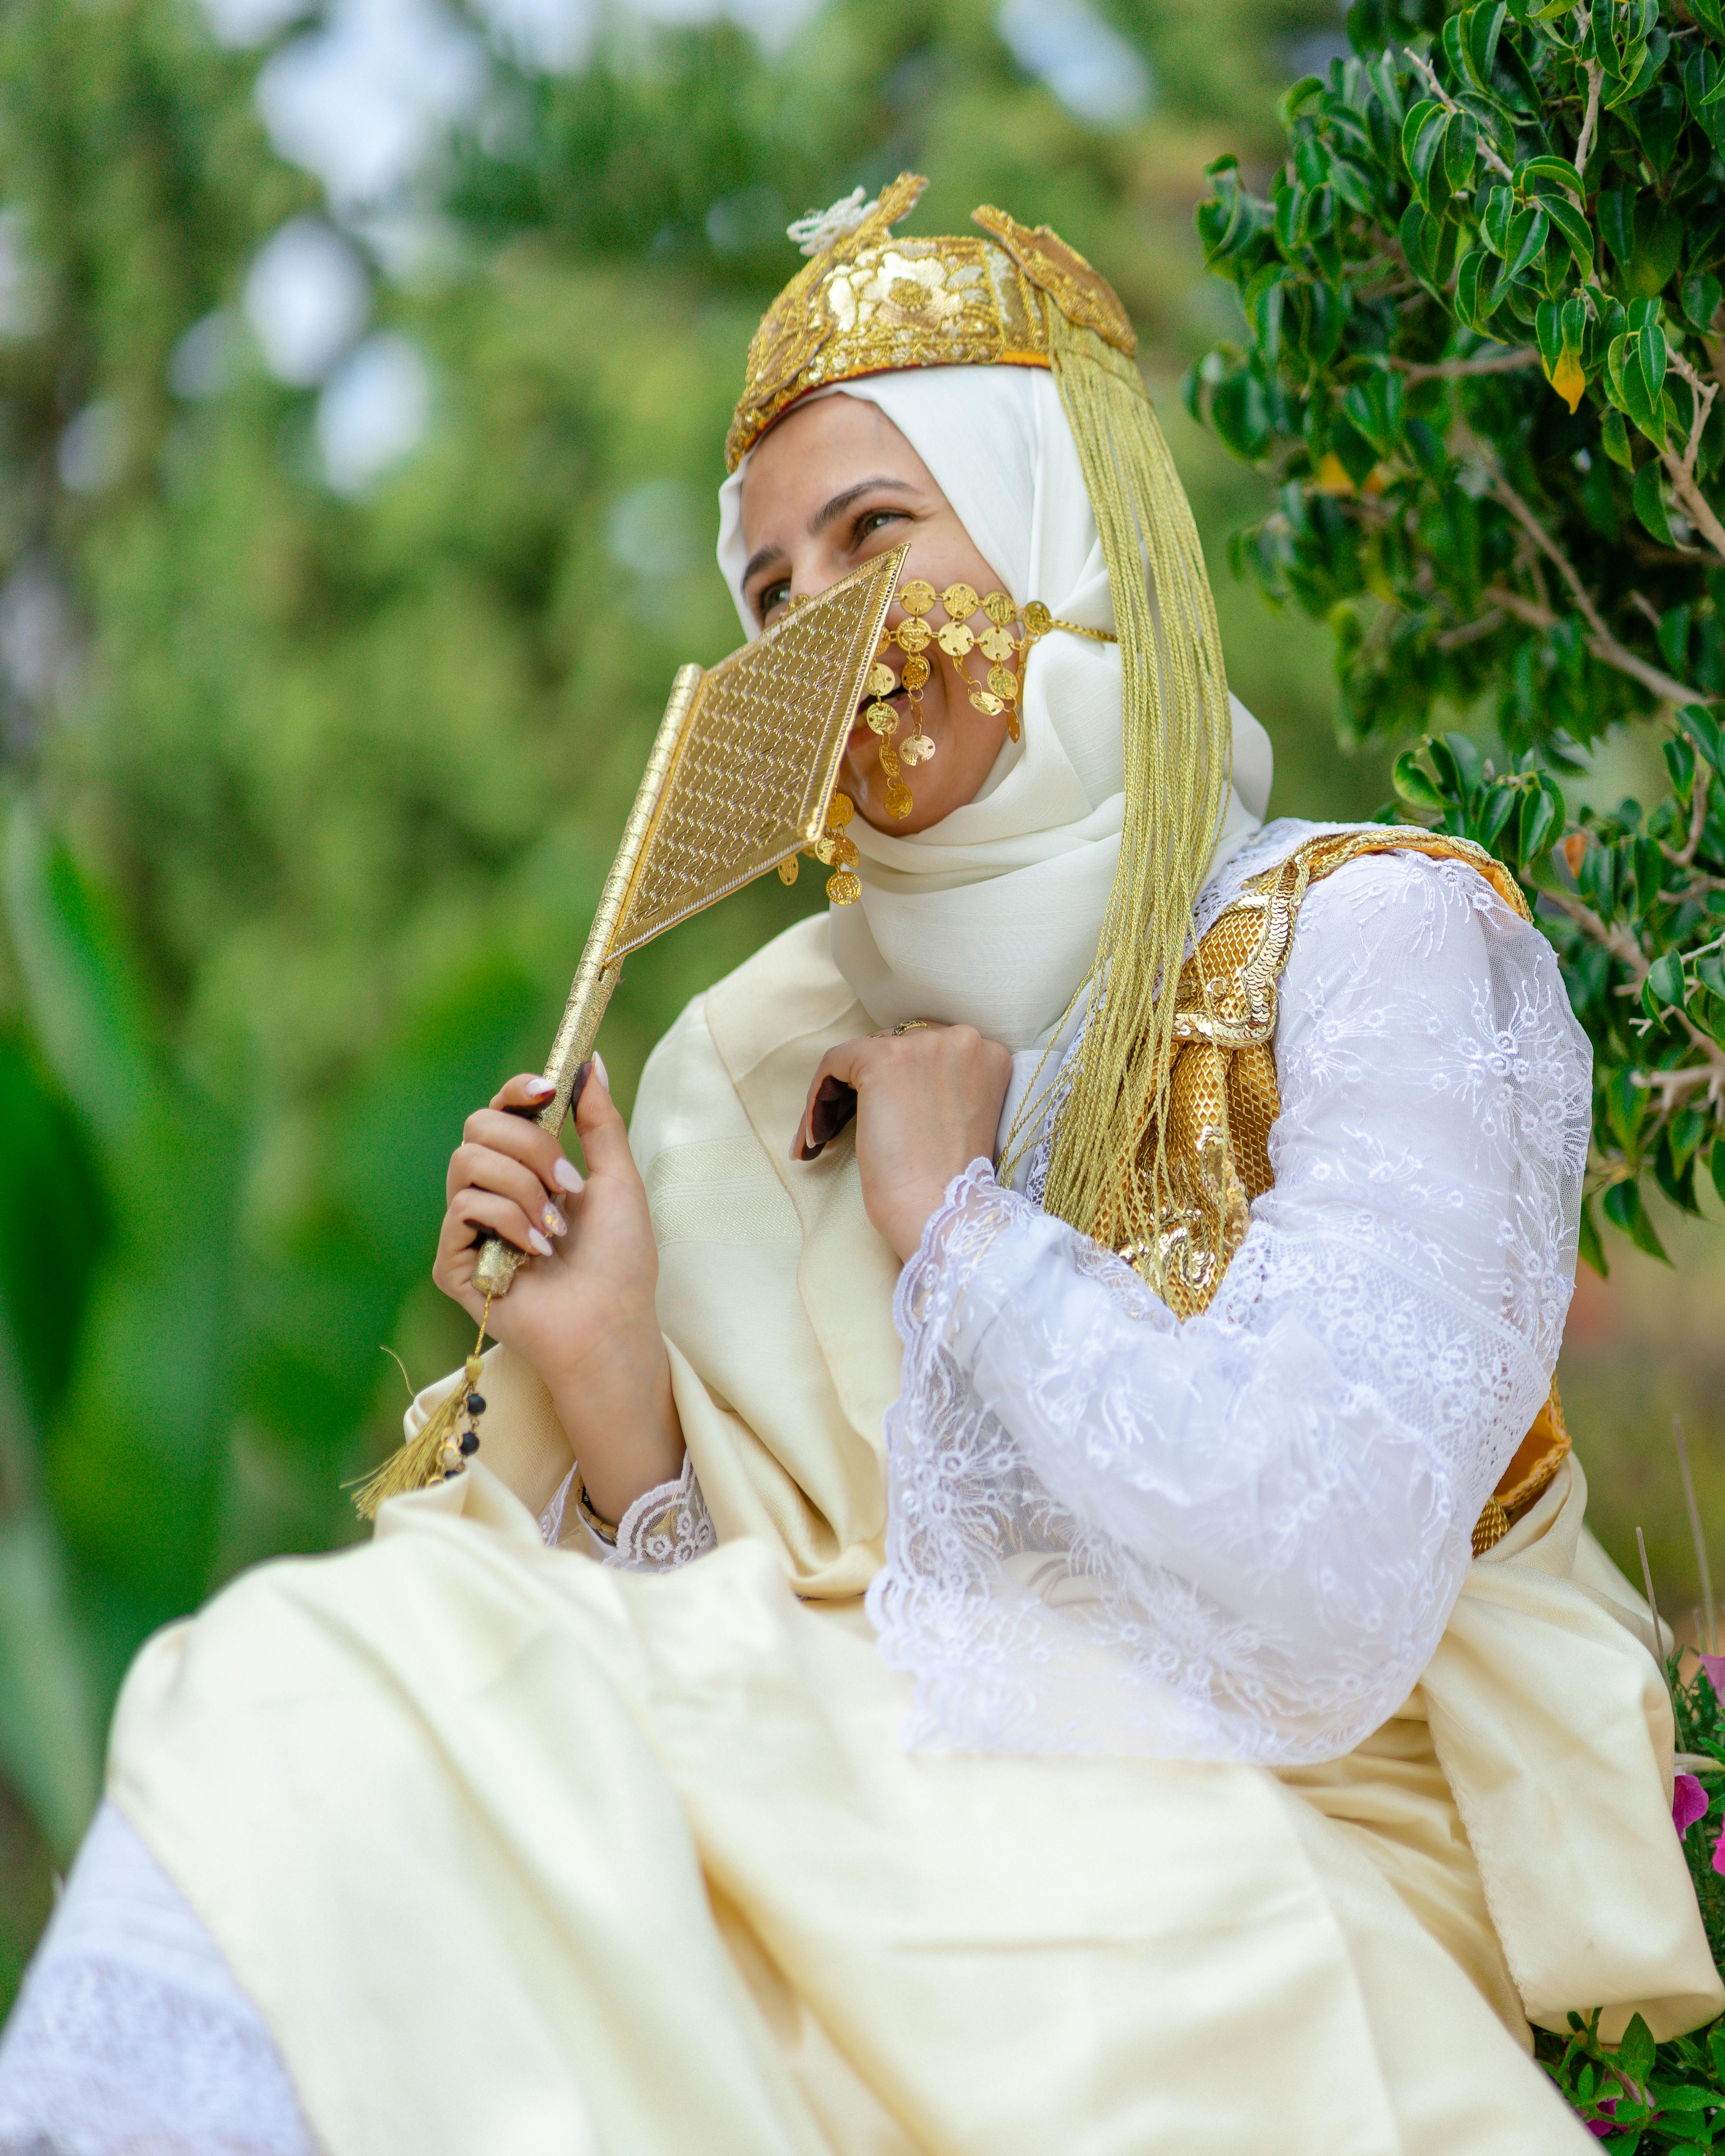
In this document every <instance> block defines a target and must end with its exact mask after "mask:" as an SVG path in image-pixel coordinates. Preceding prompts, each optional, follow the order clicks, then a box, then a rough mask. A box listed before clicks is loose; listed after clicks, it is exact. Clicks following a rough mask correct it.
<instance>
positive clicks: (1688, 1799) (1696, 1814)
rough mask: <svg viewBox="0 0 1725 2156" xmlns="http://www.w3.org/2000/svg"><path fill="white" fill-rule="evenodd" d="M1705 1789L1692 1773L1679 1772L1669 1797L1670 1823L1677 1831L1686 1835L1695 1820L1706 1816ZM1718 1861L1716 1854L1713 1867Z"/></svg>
mask: <svg viewBox="0 0 1725 2156" xmlns="http://www.w3.org/2000/svg"><path fill="white" fill-rule="evenodd" d="M1706 1817H1707V1791H1706V1790H1705V1789H1702V1786H1701V1784H1700V1783H1699V1782H1698V1781H1697V1779H1696V1778H1695V1777H1694V1775H1693V1774H1679V1775H1678V1777H1677V1783H1676V1794H1675V1795H1674V1796H1673V1797H1672V1799H1671V1824H1672V1825H1673V1826H1675V1827H1676V1830H1677V1832H1678V1833H1679V1834H1680V1835H1686V1834H1687V1833H1688V1831H1689V1830H1690V1828H1691V1827H1692V1826H1693V1825H1694V1824H1695V1822H1696V1821H1697V1820H1698V1819H1705V1818H1706ZM1718 1861H1719V1860H1718V1858H1717V1856H1715V1857H1714V1859H1713V1863H1714V1867H1715V1869H1717V1866H1718Z"/></svg>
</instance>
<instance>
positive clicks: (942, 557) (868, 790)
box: [742, 396, 1006, 833]
mask: <svg viewBox="0 0 1725 2156" xmlns="http://www.w3.org/2000/svg"><path fill="white" fill-rule="evenodd" d="M906 539H907V540H909V542H911V554H910V559H909V561H908V562H906V566H905V581H906V582H908V581H909V579H910V578H911V577H925V578H926V579H927V582H928V583H931V584H932V585H933V587H934V588H935V589H936V591H937V592H939V591H944V590H945V589H946V588H947V585H948V584H952V583H963V584H968V585H970V586H971V588H973V590H975V591H978V592H980V593H988V592H993V591H999V589H1000V588H1001V579H1000V577H999V576H997V575H996V574H995V572H994V571H993V569H992V568H991V567H989V566H988V563H987V562H985V561H984V560H983V557H982V556H981V555H980V554H979V553H978V552H977V549H976V544H975V542H974V541H973V539H972V538H971V536H970V534H969V533H968V531H966V530H965V528H964V526H963V525H962V524H961V523H960V522H959V521H958V519H957V516H956V514H955V513H954V511H953V509H952V504H951V502H949V501H948V500H947V497H946V496H945V495H943V494H942V492H941V490H940V489H939V488H938V487H937V485H935V483H934V480H933V479H932V477H931V476H930V474H929V470H928V467H927V465H925V464H924V463H923V461H922V458H921V457H919V456H918V455H917V454H916V451H915V450H914V449H912V448H911V445H910V444H909V443H908V442H907V441H906V439H905V438H904V436H903V435H902V434H900V432H899V430H898V429H897V428H896V427H895V426H894V425H893V423H892V422H891V420H890V419H889V418H887V417H886V413H884V412H882V411H881V410H880V408H879V406H878V405H875V404H865V403H862V402H861V400H860V398H855V397H843V396H840V397H824V398H821V399H820V400H819V403H814V404H804V405H800V406H798V408H796V409H795V410H794V411H792V412H790V413H788V414H787V415H786V417H785V418H783V419H781V420H780V421H779V423H778V425H777V426H776V427H774V428H773V430H772V432H771V433H770V434H767V435H766V436H764V437H763V438H762V440H761V441H759V442H758V443H757V444H756V445H755V448H754V450H753V452H752V454H751V456H750V458H749V462H748V470H747V471H746V472H745V473H744V474H743V480H742V540H743V545H744V547H746V548H747V552H748V567H747V570H746V571H745V572H744V574H743V594H744V597H745V598H746V599H747V603H748V606H749V609H750V611H751V613H752V614H753V615H754V618H755V619H756V620H757V622H758V623H759V624H760V625H761V626H762V629H765V628H767V627H768V624H771V623H773V622H774V621H777V620H778V618H779V616H780V615H781V614H782V613H783V611H784V609H785V607H786V604H787V603H788V601H789V599H790V598H791V596H792V594H793V593H798V594H800V593H808V594H809V596H810V597H811V598H812V597H813V596H814V594H815V593H817V592H823V591H824V590H825V589H826V588H827V586H828V585H829V584H831V583H837V581H838V579H839V577H842V576H843V575H844V574H845V571H846V570H847V569H854V568H855V567H856V566H857V564H858V563H859V562H865V561H867V560H868V559H869V557H870V555H873V554H884V553H886V552H890V551H891V548H893V547H896V546H898V545H899V544H900V543H901V542H902V541H904V540H906ZM887 619H888V621H889V622H899V621H902V620H903V619H904V610H903V608H901V607H900V605H899V604H898V603H897V601H896V600H895V601H894V602H893V606H892V611H891V613H890V614H889V615H888V617H887ZM928 656H929V657H930V659H932V660H934V661H935V662H936V663H935V665H933V666H932V669H931V670H930V673H929V677H928V680H927V684H926V685H925V686H924V688H923V690H922V730H923V731H924V732H925V733H926V734H927V736H928V737H929V738H930V739H931V740H932V742H934V745H935V752H934V754H933V755H932V757H929V758H928V760H927V762H923V763H919V764H916V766H914V767H911V766H910V765H906V767H905V769H904V773H903V778H904V779H905V782H906V784H907V785H908V786H909V787H910V789H911V794H912V796H913V797H914V800H915V806H914V807H913V808H911V813H910V814H909V815H908V816H906V817H905V818H903V819H894V818H892V817H891V816H889V815H888V814H886V806H885V801H886V773H885V772H883V771H882V770H881V768H880V756H879V754H878V750H879V747H880V744H879V742H878V740H877V738H876V737H875V735H874V734H873V733H871V732H870V730H869V728H868V727H867V726H865V724H864V723H863V718H862V706H863V704H865V703H866V702H868V701H870V699H869V698H868V697H867V696H864V697H863V698H862V699H861V700H860V701H859V703H858V706H857V712H856V719H855V724H854V726H852V728H851V732H850V741H849V742H847V743H846V745H845V762H844V766H843V768H842V770H841V772H840V774H839V784H840V785H841V786H842V787H843V788H844V789H845V792H846V793H848V794H850V797H851V798H852V800H853V801H855V803H856V806H857V808H858V811H859V813H860V814H862V815H864V816H865V817H866V818H867V819H868V820H869V822H870V824H873V825H874V826H875V829H876V830H880V831H897V832H900V833H903V832H909V831H924V830H927V828H928V826H929V825H930V824H937V823H939V822H940V820H941V819H942V817H943V816H949V815H950V814H952V811H953V809H955V808H963V806H964V804H965V803H966V802H967V801H971V800H973V799H974V798H975V797H976V793H977V789H978V787H980V786H981V784H982V783H983V780H984V779H985V778H987V777H988V773H989V771H990V770H991V769H992V768H993V762H994V759H995V757H997V756H998V755H999V752H1000V744H1001V742H1003V741H1004V739H1005V738H1006V714H1005V712H1004V711H1002V712H1000V713H999V714H997V715H995V716H992V717H991V716H989V715H988V713H987V712H984V711H978V710H976V709H975V708H974V706H973V705H972V703H971V701H970V698H969V695H968V690H966V688H965V687H964V686H963V684H962V683H961V680H960V677H959V675H958V670H957V665H956V664H955V662H954V661H953V660H951V659H948V658H947V657H946V656H945V655H944V654H942V652H941V651H940V650H939V649H938V648H937V647H935V646H931V647H930V649H929V653H928ZM886 660H887V664H888V665H891V668H892V670H893V671H894V673H895V674H898V673H900V672H901V670H902V668H903V665H904V659H903V655H902V654H901V653H900V652H899V651H898V649H896V647H895V648H893V649H891V650H889V652H888V653H887V654H886ZM887 701H888V702H890V703H891V705H892V706H893V707H894V709H895V710H896V711H897V712H898V714H899V727H898V731H897V733H896V735H895V736H894V737H893V738H894V740H895V741H896V742H903V741H905V740H906V738H908V737H909V736H910V735H911V732H912V731H914V728H913V727H912V726H911V723H910V711H911V706H910V699H909V697H908V696H907V695H906V691H905V690H904V689H903V688H902V687H901V688H899V689H898V690H896V691H895V692H894V694H893V695H892V696H890V697H889V698H888V699H887Z"/></svg>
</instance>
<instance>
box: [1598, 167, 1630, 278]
mask: <svg viewBox="0 0 1725 2156" xmlns="http://www.w3.org/2000/svg"><path fill="white" fill-rule="evenodd" d="M1594 216H1595V217H1596V218H1598V219H1599V236H1600V238H1601V239H1603V240H1604V243H1605V244H1606V246H1607V247H1609V249H1610V250H1611V252H1612V254H1614V255H1615V257H1616V258H1617V264H1618V267H1619V268H1620V269H1628V268H1629V265H1630V263H1631V262H1632V261H1633V260H1634V259H1635V207H1634V204H1633V203H1632V202H1631V200H1630V197H1629V196H1628V195H1626V194H1625V193H1621V192H1620V190H1619V189H1618V188H1615V187H1601V188H1600V190H1599V194H1598V195H1597V197H1596V198H1594Z"/></svg>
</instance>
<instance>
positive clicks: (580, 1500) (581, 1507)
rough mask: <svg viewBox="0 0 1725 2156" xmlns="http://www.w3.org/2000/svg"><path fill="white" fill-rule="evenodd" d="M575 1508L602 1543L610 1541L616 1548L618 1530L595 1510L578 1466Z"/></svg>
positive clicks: (611, 1545) (576, 1471)
mask: <svg viewBox="0 0 1725 2156" xmlns="http://www.w3.org/2000/svg"><path fill="white" fill-rule="evenodd" d="M575 1509H576V1510H577V1512H579V1513H580V1515H581V1517H582V1518H583V1520H585V1521H586V1522H587V1524H588V1527H591V1528H592V1529H593V1532H594V1533H595V1534H596V1535H597V1536H598V1538H599V1540H600V1541H601V1542H602V1543H609V1545H610V1547H611V1548H613V1549H615V1548H616V1547H617V1530H616V1528H615V1527H614V1526H613V1525H612V1523H611V1522H610V1521H609V1520H603V1519H601V1518H600V1517H599V1515H598V1512H595V1511H594V1510H593V1499H592V1498H591V1497H589V1496H588V1494H587V1485H586V1483H585V1482H584V1481H583V1480H582V1477H581V1470H580V1468H579V1467H577V1468H576V1470H575Z"/></svg>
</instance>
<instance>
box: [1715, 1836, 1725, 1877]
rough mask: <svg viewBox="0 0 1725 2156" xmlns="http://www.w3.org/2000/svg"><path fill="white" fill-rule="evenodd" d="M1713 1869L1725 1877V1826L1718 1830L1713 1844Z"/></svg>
mask: <svg viewBox="0 0 1725 2156" xmlns="http://www.w3.org/2000/svg"><path fill="white" fill-rule="evenodd" d="M1713 1869H1714V1871H1717V1873H1718V1875H1719V1876H1720V1877H1721V1878H1722V1879H1725V1826H1722V1827H1721V1828H1720V1830H1719V1839H1718V1840H1717V1841H1716V1842H1715V1843H1714V1844H1713Z"/></svg>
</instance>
